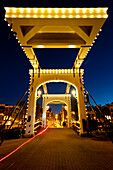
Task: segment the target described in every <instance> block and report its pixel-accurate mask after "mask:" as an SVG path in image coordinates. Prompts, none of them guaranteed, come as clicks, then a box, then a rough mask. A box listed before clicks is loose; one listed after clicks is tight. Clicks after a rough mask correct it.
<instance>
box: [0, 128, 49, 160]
mask: <svg viewBox="0 0 113 170" xmlns="http://www.w3.org/2000/svg"><path fill="white" fill-rule="evenodd" d="M48 128H49V126H47V127H46V128H45V129H43V130H42V131H41V132H39V133H37V134H36V135H35V136H33V137H32V138H30V139H28V140H27V141H26V142H24V143H23V144H22V145H20V146H19V147H18V148H16V149H15V150H14V151H12V152H10V153H9V154H8V155H6V156H5V157H3V158H2V159H0V162H2V161H3V160H5V159H6V158H8V157H9V156H11V155H12V154H13V153H15V152H16V151H18V150H19V149H20V148H21V147H22V146H24V145H25V144H27V143H28V142H30V141H31V140H33V139H34V138H35V137H37V136H39V135H41V134H43V133H44V132H46V131H47V129H48Z"/></svg>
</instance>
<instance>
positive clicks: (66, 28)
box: [5, 7, 108, 136]
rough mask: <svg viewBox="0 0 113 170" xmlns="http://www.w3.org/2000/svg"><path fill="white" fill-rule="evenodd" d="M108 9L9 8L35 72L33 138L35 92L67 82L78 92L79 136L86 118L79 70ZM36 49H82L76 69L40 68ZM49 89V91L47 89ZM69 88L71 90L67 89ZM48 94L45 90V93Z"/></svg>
mask: <svg viewBox="0 0 113 170" xmlns="http://www.w3.org/2000/svg"><path fill="white" fill-rule="evenodd" d="M107 9H108V8H10V7H9V8H8V7H5V10H6V14H5V19H6V20H7V22H8V24H9V26H11V28H12V31H13V32H15V33H16V38H17V39H18V42H19V43H20V46H21V48H22V49H23V51H24V52H25V54H26V56H27V57H28V58H29V61H30V63H31V65H32V66H33V69H31V70H30V71H29V74H30V77H31V78H30V85H31V86H30V92H31V94H30V95H29V104H28V112H27V116H28V120H27V127H26V135H28V136H32V135H34V115H35V110H36V91H37V88H39V87H40V86H41V85H45V84H46V83H48V82H66V83H68V84H70V85H73V86H74V87H75V88H76V89H77V92H78V93H77V102H78V114H79V121H80V134H82V133H83V131H84V129H83V123H82V120H83V119H86V110H85V103H84V89H83V73H84V70H82V69H80V66H81V64H82V63H83V61H84V58H85V57H86V56H87V54H88V52H89V51H90V49H91V47H92V46H93V43H94V42H95V39H96V38H97V35H99V31H100V30H101V28H102V26H103V24H104V22H105V20H106V18H107V17H108V16H107ZM34 48H79V52H78V55H77V56H75V62H74V64H73V68H69V69H41V68H40V65H39V62H38V59H37V57H36V55H35V53H34V50H33V49H34ZM45 89H46V88H45ZM67 89H68V87H67ZM45 91H46V90H45Z"/></svg>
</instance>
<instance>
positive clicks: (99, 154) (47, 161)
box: [0, 129, 113, 170]
mask: <svg viewBox="0 0 113 170" xmlns="http://www.w3.org/2000/svg"><path fill="white" fill-rule="evenodd" d="M112 156H113V144H112V143H111V142H110V141H95V140H91V139H87V138H81V137H78V136H77V135H76V134H75V132H74V131H73V130H71V129H49V130H48V131H47V132H45V133H44V134H43V135H41V136H38V137H36V138H35V139H33V140H32V141H30V142H29V143H27V144H26V145H25V146H23V147H22V148H21V149H20V150H18V151H17V152H16V153H14V154H13V155H11V156H10V157H8V158H7V159H6V160H4V161H3V162H1V163H0V169H14V170H16V169H24V170H26V169H33V170H34V169H38V170H54V169H55V170H71V169H73V170H75V169H83V170H84V169H87V170H88V169H91V170H92V169H112V168H113V159H112Z"/></svg>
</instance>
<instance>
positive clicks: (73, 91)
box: [71, 90, 77, 99]
mask: <svg viewBox="0 0 113 170" xmlns="http://www.w3.org/2000/svg"><path fill="white" fill-rule="evenodd" d="M71 94H72V95H73V97H74V98H75V99H77V96H76V90H72V91H71Z"/></svg>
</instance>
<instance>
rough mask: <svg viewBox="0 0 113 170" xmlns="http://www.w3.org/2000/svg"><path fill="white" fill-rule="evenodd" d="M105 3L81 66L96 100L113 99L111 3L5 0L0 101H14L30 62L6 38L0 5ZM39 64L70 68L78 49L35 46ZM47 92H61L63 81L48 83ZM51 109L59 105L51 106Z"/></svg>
mask: <svg viewBox="0 0 113 170" xmlns="http://www.w3.org/2000/svg"><path fill="white" fill-rule="evenodd" d="M5 6H7V7H8V6H9V7H109V10H108V15H109V17H108V19H107V20H106V22H105V24H104V25H103V27H102V32H100V35H99V37H98V38H97V40H96V43H95V44H94V46H93V47H92V48H91V51H90V52H89V53H88V55H87V57H86V59H85V60H84V63H83V64H82V66H81V68H83V69H85V74H84V83H85V86H86V88H87V89H88V91H89V92H90V93H91V95H92V96H93V98H94V99H95V100H96V102H97V103H98V104H101V105H104V104H106V103H111V102H113V4H112V2H111V0H106V1H105V0H103V1H101V0H100V1H97V0H95V1H94V0H92V1H90V0H89V1H88V0H87V1H86V0H85V1H76V2H75V0H73V1H72V0H69V1H57V2H56V1H54V3H53V0H51V1H42V0H40V1H39V2H38V3H37V1H36V0H35V1H33V0H32V1H27V2H25V1H19V2H18V3H17V2H16V0H12V1H11V2H10V1H5V2H4V3H3V4H2V6H1V12H0V104H8V105H14V104H15V103H16V102H17V101H18V100H19V99H20V98H21V96H22V94H23V93H24V91H25V90H26V89H27V88H28V86H29V74H28V72H29V69H31V68H32V66H31V65H30V63H29V60H28V59H27V57H26V56H25V54H24V53H23V51H22V49H21V48H20V45H19V44H18V41H17V40H16V39H15V37H14V36H13V35H11V38H10V40H8V34H9V27H8V25H7V22H5V21H4V10H3V7H5ZM35 52H36V55H37V58H38V60H39V63H40V66H41V68H72V66H73V63H74V60H75V57H76V55H77V52H78V49H35ZM47 87H48V92H49V93H50V94H52V93H59V94H62V93H65V88H66V84H64V83H58V84H57V83H50V84H48V85H47ZM52 110H53V112H54V113H57V112H59V111H60V110H61V106H59V107H56V106H55V107H54V108H53V106H52Z"/></svg>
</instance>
